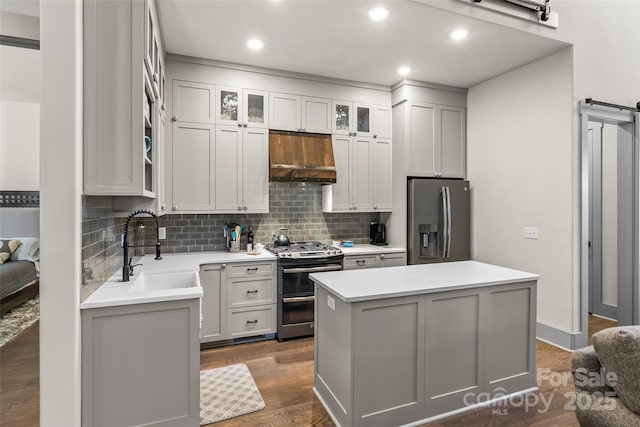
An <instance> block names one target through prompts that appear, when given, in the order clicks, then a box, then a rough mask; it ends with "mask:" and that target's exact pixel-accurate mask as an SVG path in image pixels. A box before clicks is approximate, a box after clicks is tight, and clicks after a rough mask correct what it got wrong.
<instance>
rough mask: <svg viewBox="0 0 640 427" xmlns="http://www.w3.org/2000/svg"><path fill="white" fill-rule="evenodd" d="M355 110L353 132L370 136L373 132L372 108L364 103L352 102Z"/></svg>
mask: <svg viewBox="0 0 640 427" xmlns="http://www.w3.org/2000/svg"><path fill="white" fill-rule="evenodd" d="M354 110H355V112H356V126H355V132H356V133H357V135H358V136H371V135H372V134H373V120H372V119H373V114H372V113H373V108H372V107H371V106H370V105H366V104H354Z"/></svg>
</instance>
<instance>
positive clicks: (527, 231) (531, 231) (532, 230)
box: [522, 227, 538, 240]
mask: <svg viewBox="0 0 640 427" xmlns="http://www.w3.org/2000/svg"><path fill="white" fill-rule="evenodd" d="M522 236H523V237H524V238H525V239H536V240H537V239H538V227H525V228H524V232H523V233H522Z"/></svg>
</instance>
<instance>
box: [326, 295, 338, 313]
mask: <svg viewBox="0 0 640 427" xmlns="http://www.w3.org/2000/svg"><path fill="white" fill-rule="evenodd" d="M327 305H328V306H329V308H330V309H331V310H335V309H336V300H335V299H333V297H332V296H331V295H327Z"/></svg>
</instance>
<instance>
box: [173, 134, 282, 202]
mask: <svg viewBox="0 0 640 427" xmlns="http://www.w3.org/2000/svg"><path fill="white" fill-rule="evenodd" d="M172 148H173V149H172V153H171V157H172V160H173V169H172V170H173V173H172V200H173V204H172V211H173V212H216V213H218V212H219V213H230V212H243V213H264V212H268V211H269V187H268V166H269V163H268V162H269V157H268V156H269V135H268V130H267V129H263V128H244V127H238V126H222V125H218V126H213V125H210V124H197V123H189V122H186V123H185V122H174V123H173V146H172Z"/></svg>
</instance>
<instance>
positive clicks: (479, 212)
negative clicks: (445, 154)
mask: <svg viewBox="0 0 640 427" xmlns="http://www.w3.org/2000/svg"><path fill="white" fill-rule="evenodd" d="M571 102H572V52H571V48H567V49H564V50H562V51H560V52H558V53H555V54H553V55H551V56H548V57H546V58H543V59H540V60H538V61H535V62H533V63H530V64H528V65H525V66H523V67H520V68H518V69H516V70H513V71H511V72H508V73H505V74H503V75H501V76H498V77H495V78H493V79H491V80H489V81H487V82H485V83H482V84H480V85H477V86H474V87H472V88H470V89H469V94H468V98H467V105H468V112H467V119H468V124H467V126H468V140H467V161H468V169H467V172H468V177H469V180H470V181H471V186H472V189H471V191H472V193H471V194H472V257H473V258H474V259H477V260H480V261H485V262H489V263H495V264H498V265H502V266H506V267H511V268H516V269H521V270H524V271H529V272H532V273H537V274H539V275H540V281H539V283H538V322H542V323H544V324H547V325H549V326H552V327H555V328H561V329H565V330H571V328H572V311H571V309H572V304H573V300H574V297H573V286H572V285H573V279H574V277H573V270H572V242H573V234H572V223H573V218H572V192H573V179H574V170H573V161H572V158H573V156H574V151H575V150H574V147H572V133H571V125H572V120H571V112H572V109H571ZM524 226H533V227H538V228H539V239H538V240H526V239H524V238H523V236H522V233H523V227H524Z"/></svg>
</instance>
